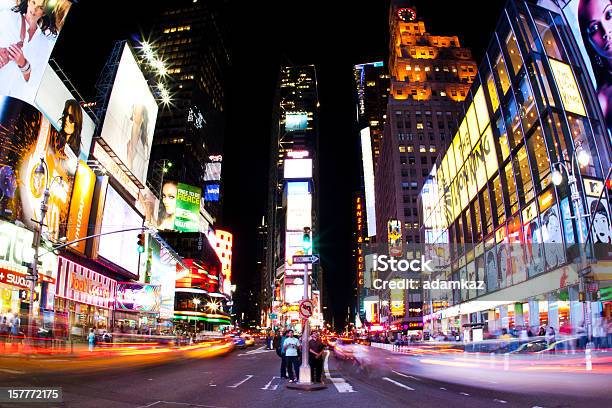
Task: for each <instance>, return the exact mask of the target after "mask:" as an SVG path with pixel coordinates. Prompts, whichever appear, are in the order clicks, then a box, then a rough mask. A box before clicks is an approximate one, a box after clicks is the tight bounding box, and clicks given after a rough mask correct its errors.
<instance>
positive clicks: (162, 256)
mask: <svg viewBox="0 0 612 408" xmlns="http://www.w3.org/2000/svg"><path fill="white" fill-rule="evenodd" d="M149 251H150V256H151V283H152V284H154V285H159V286H160V287H161V289H160V297H161V300H160V307H159V317H160V318H162V319H172V317H174V289H175V284H176V271H177V268H178V265H177V260H176V258H175V257H174V256H173V255H172V254H171V253H170V251H168V250H167V249H166V248H164V247H162V246H161V244H160V243H159V242H158V241H157V240H155V239H153V238H151V239H149Z"/></svg>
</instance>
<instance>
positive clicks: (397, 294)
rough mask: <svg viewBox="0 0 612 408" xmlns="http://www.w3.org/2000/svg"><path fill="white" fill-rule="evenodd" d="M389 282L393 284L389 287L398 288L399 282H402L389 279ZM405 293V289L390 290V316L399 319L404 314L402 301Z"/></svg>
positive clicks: (403, 301) (396, 279) (404, 304)
mask: <svg viewBox="0 0 612 408" xmlns="http://www.w3.org/2000/svg"><path fill="white" fill-rule="evenodd" d="M391 282H394V284H393V286H391V285H390V287H395V288H397V287H400V286H401V284H400V282H403V281H402V279H399V278H395V279H391ZM405 293H406V290H405V289H390V296H391V315H393V316H395V317H401V316H404V315H405V314H406V302H405V300H404V294H405Z"/></svg>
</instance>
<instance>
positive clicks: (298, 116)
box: [285, 112, 308, 130]
mask: <svg viewBox="0 0 612 408" xmlns="http://www.w3.org/2000/svg"><path fill="white" fill-rule="evenodd" d="M307 127H308V114H306V113H303V112H293V113H287V115H285V130H304V129H306V128H307Z"/></svg>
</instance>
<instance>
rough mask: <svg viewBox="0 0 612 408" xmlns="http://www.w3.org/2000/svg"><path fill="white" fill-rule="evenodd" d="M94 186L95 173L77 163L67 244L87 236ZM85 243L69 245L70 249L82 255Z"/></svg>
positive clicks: (69, 214) (82, 163)
mask: <svg viewBox="0 0 612 408" xmlns="http://www.w3.org/2000/svg"><path fill="white" fill-rule="evenodd" d="M95 185H96V175H95V173H94V172H93V171H92V170H91V169H90V168H89V166H87V164H85V162H83V161H81V162H79V165H78V167H77V172H76V177H75V179H74V189H73V191H72V199H71V200H70V211H69V212H68V226H67V233H66V239H67V241H68V242H70V241H76V240H78V239H81V238H84V237H86V236H87V227H88V226H89V212H90V210H91V201H92V197H93V193H94V187H95ZM86 243H87V241H85V240H83V241H79V242H75V243H74V244H72V245H70V248H72V249H74V250H76V251H78V252H80V253H82V254H84V253H85V246H86Z"/></svg>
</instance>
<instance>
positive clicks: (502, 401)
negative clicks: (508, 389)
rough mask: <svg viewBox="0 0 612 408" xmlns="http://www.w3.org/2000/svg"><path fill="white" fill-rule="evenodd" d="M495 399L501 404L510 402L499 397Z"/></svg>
mask: <svg viewBox="0 0 612 408" xmlns="http://www.w3.org/2000/svg"><path fill="white" fill-rule="evenodd" d="M493 401H494V402H499V403H500V404H507V403H508V401H504V400H500V399H497V398H495V399H494V400H493Z"/></svg>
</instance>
